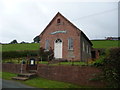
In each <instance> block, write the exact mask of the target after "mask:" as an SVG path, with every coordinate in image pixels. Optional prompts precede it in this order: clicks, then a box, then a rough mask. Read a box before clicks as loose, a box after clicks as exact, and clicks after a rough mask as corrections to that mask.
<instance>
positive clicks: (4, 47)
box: [2, 43, 40, 52]
mask: <svg viewBox="0 0 120 90" xmlns="http://www.w3.org/2000/svg"><path fill="white" fill-rule="evenodd" d="M39 45H40V44H39V43H28V44H5V45H2V51H3V52H4V51H20V50H38V49H39Z"/></svg>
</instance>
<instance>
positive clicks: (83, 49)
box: [83, 41, 85, 52]
mask: <svg viewBox="0 0 120 90" xmlns="http://www.w3.org/2000/svg"><path fill="white" fill-rule="evenodd" d="M84 51H85V42H84V41H83V52H84Z"/></svg>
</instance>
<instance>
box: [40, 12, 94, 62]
mask: <svg viewBox="0 0 120 90" xmlns="http://www.w3.org/2000/svg"><path fill="white" fill-rule="evenodd" d="M40 47H42V48H44V49H45V50H47V51H48V50H50V49H53V51H54V58H55V60H57V59H64V60H74V61H85V62H86V61H88V60H90V59H91V50H92V43H91V41H90V40H89V39H88V37H87V36H86V35H85V34H84V33H83V32H82V31H81V30H80V29H79V28H77V27H76V26H75V25H73V24H72V23H71V22H70V21H69V20H68V19H67V18H65V17H64V16H63V15H62V14H60V13H59V12H58V13H57V14H56V16H55V17H54V18H53V19H52V20H51V22H50V23H49V24H48V25H47V26H46V28H45V29H44V30H43V32H42V33H41V34H40Z"/></svg>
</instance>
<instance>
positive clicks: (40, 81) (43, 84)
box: [0, 72, 89, 88]
mask: <svg viewBox="0 0 120 90" xmlns="http://www.w3.org/2000/svg"><path fill="white" fill-rule="evenodd" d="M0 73H1V72H0ZM15 76H17V74H14V73H9V72H2V78H3V79H7V80H11V78H12V77H15ZM20 82H21V83H23V84H26V85H29V86H33V87H37V88H84V87H85V88H87V87H86V86H78V85H74V84H70V83H65V82H58V81H53V80H48V79H44V78H41V77H36V78H33V79H30V80H27V81H20ZM88 88H89V87H88Z"/></svg>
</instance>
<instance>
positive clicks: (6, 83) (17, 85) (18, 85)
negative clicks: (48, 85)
mask: <svg viewBox="0 0 120 90" xmlns="http://www.w3.org/2000/svg"><path fill="white" fill-rule="evenodd" d="M0 81H2V82H0V85H1V86H2V88H34V87H31V86H27V85H24V84H22V83H20V82H16V81H12V80H4V79H3V80H1V79H0Z"/></svg>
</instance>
